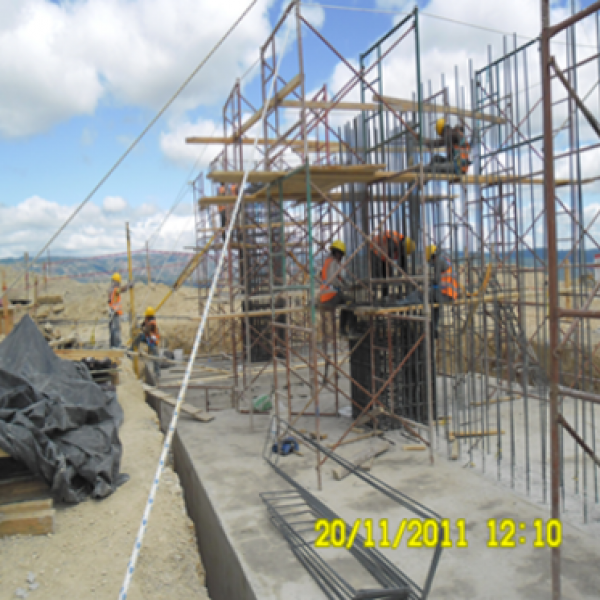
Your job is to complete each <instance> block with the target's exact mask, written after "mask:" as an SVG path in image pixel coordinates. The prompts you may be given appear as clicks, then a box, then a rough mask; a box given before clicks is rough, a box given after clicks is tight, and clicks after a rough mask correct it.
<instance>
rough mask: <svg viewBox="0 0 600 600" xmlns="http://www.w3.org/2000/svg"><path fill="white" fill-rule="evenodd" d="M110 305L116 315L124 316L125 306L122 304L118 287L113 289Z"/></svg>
mask: <svg viewBox="0 0 600 600" xmlns="http://www.w3.org/2000/svg"><path fill="white" fill-rule="evenodd" d="M108 305H109V306H110V307H111V308H112V309H113V311H114V312H115V313H116V314H118V315H122V314H123V306H122V304H121V290H120V289H119V288H118V287H115V288H113V289H112V291H111V293H110V300H109V302H108Z"/></svg>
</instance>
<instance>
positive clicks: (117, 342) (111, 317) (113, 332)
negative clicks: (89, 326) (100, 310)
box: [108, 273, 133, 348]
mask: <svg viewBox="0 0 600 600" xmlns="http://www.w3.org/2000/svg"><path fill="white" fill-rule="evenodd" d="M132 287H133V282H131V283H129V284H128V285H125V286H121V275H120V274H119V273H113V276H112V277H111V285H110V290H109V292H108V335H109V340H110V342H109V343H110V347H111V348H120V347H121V315H122V314H123V304H122V302H121V294H124V293H125V292H126V291H127V290H128V289H129V288H132Z"/></svg>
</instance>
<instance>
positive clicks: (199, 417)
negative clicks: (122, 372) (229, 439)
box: [142, 383, 215, 423]
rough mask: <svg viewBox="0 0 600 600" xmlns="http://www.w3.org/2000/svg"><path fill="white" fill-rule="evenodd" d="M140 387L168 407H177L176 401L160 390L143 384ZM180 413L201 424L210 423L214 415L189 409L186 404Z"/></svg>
mask: <svg viewBox="0 0 600 600" xmlns="http://www.w3.org/2000/svg"><path fill="white" fill-rule="evenodd" d="M142 387H143V388H144V392H146V394H151V395H152V396H154V398H156V399H157V400H159V401H161V402H164V403H165V404H168V405H169V406H173V407H175V406H176V405H177V400H176V399H175V398H173V396H169V394H166V393H165V392H162V391H161V390H157V389H156V388H153V387H152V386H150V385H146V384H145V383H143V384H142ZM181 412H182V413H185V414H186V415H189V416H190V417H192V418H193V419H195V420H196V421H200V422H201V423H210V421H212V420H213V419H214V418H215V417H214V415H207V414H206V413H204V411H203V410H202V409H201V408H195V407H190V406H188V405H186V404H183V405H182V407H181Z"/></svg>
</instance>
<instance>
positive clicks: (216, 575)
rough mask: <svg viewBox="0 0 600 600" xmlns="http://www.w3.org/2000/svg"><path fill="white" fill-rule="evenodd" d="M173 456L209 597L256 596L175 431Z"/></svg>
mask: <svg viewBox="0 0 600 600" xmlns="http://www.w3.org/2000/svg"><path fill="white" fill-rule="evenodd" d="M173 456H174V458H175V470H176V471H177V473H178V475H179V479H180V480H181V485H182V487H183V490H184V497H185V504H186V507H187V511H188V514H189V516H190V518H191V519H192V521H193V522H194V525H195V528H196V538H197V540H198V547H199V550H200V556H201V557H202V562H203V564H204V568H205V570H206V588H207V589H208V593H209V595H210V597H211V600H231V599H232V598H235V599H236V600H257V598H256V596H255V594H254V592H253V591H252V589H251V587H250V584H249V583H248V580H247V579H246V576H245V574H244V570H243V569H242V567H241V565H240V561H239V559H238V556H237V553H236V551H235V550H234V547H233V540H230V539H229V537H228V536H227V533H226V532H225V530H224V528H223V526H222V523H221V521H220V519H219V517H218V516H217V513H216V511H215V509H214V507H213V505H212V504H211V501H210V498H209V496H208V494H207V493H206V490H205V488H204V486H203V485H202V482H201V481H200V478H199V477H198V473H197V472H196V471H195V469H194V467H193V464H192V460H191V458H190V456H189V454H188V453H187V451H186V449H185V447H184V445H183V444H182V443H181V440H180V438H179V436H178V434H175V437H174V440H173Z"/></svg>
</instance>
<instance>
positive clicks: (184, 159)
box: [160, 119, 223, 170]
mask: <svg viewBox="0 0 600 600" xmlns="http://www.w3.org/2000/svg"><path fill="white" fill-rule="evenodd" d="M221 128H222V125H221V124H220V123H216V122H214V121H211V120H209V119H198V120H197V121H196V122H193V123H192V122H190V121H187V120H176V121H172V122H171V123H170V128H169V130H168V131H167V132H165V131H162V132H161V134H160V149H161V150H162V152H163V154H164V155H165V156H166V157H167V159H168V160H169V161H171V162H172V163H174V164H176V165H178V166H180V167H184V168H187V169H191V168H192V167H193V166H194V165H196V169H197V170H205V169H206V168H207V167H208V164H209V162H210V161H211V160H213V158H214V157H215V156H217V154H219V153H220V152H221V150H222V149H223V146H221V145H215V144H204V145H200V144H186V143H185V139H186V138H188V137H215V136H216V135H218V134H220V133H221Z"/></svg>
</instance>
